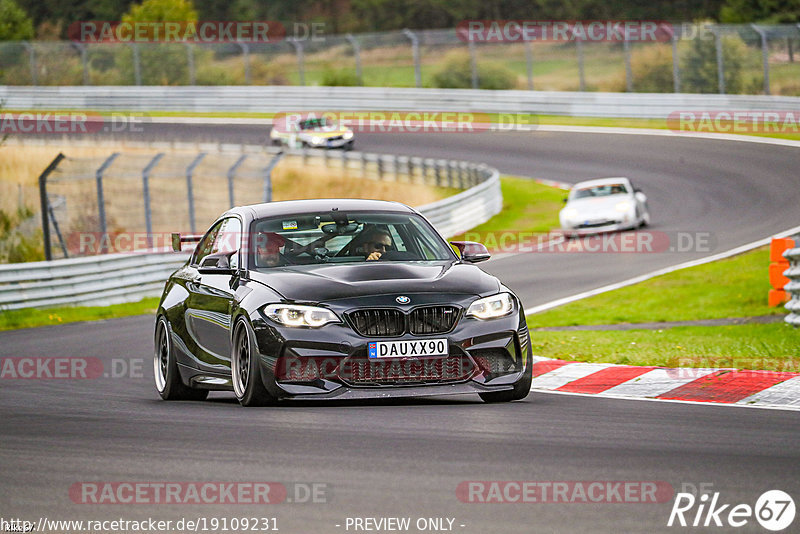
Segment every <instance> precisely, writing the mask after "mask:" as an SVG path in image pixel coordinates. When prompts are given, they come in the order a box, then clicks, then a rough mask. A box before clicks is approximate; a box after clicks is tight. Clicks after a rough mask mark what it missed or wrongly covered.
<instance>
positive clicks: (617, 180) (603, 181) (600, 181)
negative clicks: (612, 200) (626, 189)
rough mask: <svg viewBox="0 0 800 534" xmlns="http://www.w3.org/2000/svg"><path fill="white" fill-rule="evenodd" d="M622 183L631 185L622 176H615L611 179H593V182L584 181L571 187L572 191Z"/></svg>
mask: <svg viewBox="0 0 800 534" xmlns="http://www.w3.org/2000/svg"><path fill="white" fill-rule="evenodd" d="M620 182H622V183H624V184H625V185H631V181H630V180H628V179H627V178H625V177H624V176H615V177H611V178H595V179H594V180H586V181H584V182H578V183H577V184H575V185H573V186H572V189H582V188H584V187H595V186H598V185H612V184H618V183H620Z"/></svg>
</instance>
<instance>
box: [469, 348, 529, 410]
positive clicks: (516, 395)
mask: <svg viewBox="0 0 800 534" xmlns="http://www.w3.org/2000/svg"><path fill="white" fill-rule="evenodd" d="M532 383H533V362H532V361H530V359H528V368H527V369H526V370H525V376H524V377H523V378H522V379H521V380H520V381H519V382H517V383H516V384H514V389H507V390H505V391H496V392H491V393H478V395H479V396H480V398H481V399H482V400H483V402H486V403H495V402H511V401H515V400H522V399H524V398H525V397H527V396H528V393H530V392H531V384H532Z"/></svg>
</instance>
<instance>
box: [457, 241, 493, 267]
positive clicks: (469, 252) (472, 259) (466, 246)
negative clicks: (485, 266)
mask: <svg viewBox="0 0 800 534" xmlns="http://www.w3.org/2000/svg"><path fill="white" fill-rule="evenodd" d="M450 244H451V245H453V246H454V247H456V248H457V249H458V252H459V253H460V254H461V261H465V262H467V263H479V262H482V261H486V260H488V259H489V258H491V257H492V255H491V254H489V251H488V250H487V249H486V247H485V246H484V245H483V243H475V242H474V241H451V242H450Z"/></svg>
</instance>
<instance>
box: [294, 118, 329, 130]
mask: <svg viewBox="0 0 800 534" xmlns="http://www.w3.org/2000/svg"><path fill="white" fill-rule="evenodd" d="M299 126H300V129H301V130H321V129H323V128H328V129H331V128H334V127H335V126H336V124H335V123H333V122H332V121H329V120H327V119H325V118H319V119H306V120H304V121H300V124H299Z"/></svg>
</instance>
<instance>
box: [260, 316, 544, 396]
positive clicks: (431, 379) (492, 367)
mask: <svg viewBox="0 0 800 534" xmlns="http://www.w3.org/2000/svg"><path fill="white" fill-rule="evenodd" d="M253 328H254V331H255V334H256V341H257V345H258V352H259V361H260V364H261V365H260V368H261V376H262V380H263V382H264V385H265V387H266V388H267V389H268V390H269V391H270V393H272V394H273V395H275V396H277V397H279V398H293V399H295V398H296V399H306V400H313V399H361V398H389V397H415V396H422V395H456V394H466V393H486V392H493V391H503V390H508V389H511V388H512V387H513V385H514V384H515V383H516V382H518V381H520V380H522V379H523V378H524V376H525V373H526V372H529V371H530V366H531V365H532V362H531V354H530V342H529V339H528V332H527V326H526V325H525V323H524V318H523V319H522V320H520V316H519V315H517V314H512V315H511V316H508V317H504V318H499V319H493V320H489V321H479V320H477V319H471V318H462V319H461V321H460V322H459V324H457V325H456V327H455V328H454V330H453V331H452V332H449V333H447V334H438V335H429V336H414V335H411V334H405V335H403V336H398V337H392V338H368V337H363V336H360V335H359V334H357V333H356V332H355V331H353V330H352V329H351V328H350V327H349V326H348V325H347V324H346V323H340V324H331V325H326V326H325V327H322V328H319V329H299V328H287V327H280V326H276V325H275V324H274V323H272V322H271V321H269V320H268V319H266V318H264V319H259V320H257V321H254V322H253ZM442 338H446V339H447V342H448V351H449V355H448V356H442V357H428V358H413V357H409V358H384V359H370V358H368V348H367V347H368V344H369V343H370V342H372V341H406V340H421V339H442ZM437 360H438V361H437Z"/></svg>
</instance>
